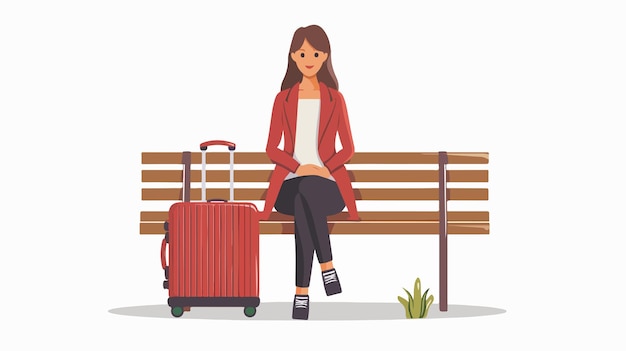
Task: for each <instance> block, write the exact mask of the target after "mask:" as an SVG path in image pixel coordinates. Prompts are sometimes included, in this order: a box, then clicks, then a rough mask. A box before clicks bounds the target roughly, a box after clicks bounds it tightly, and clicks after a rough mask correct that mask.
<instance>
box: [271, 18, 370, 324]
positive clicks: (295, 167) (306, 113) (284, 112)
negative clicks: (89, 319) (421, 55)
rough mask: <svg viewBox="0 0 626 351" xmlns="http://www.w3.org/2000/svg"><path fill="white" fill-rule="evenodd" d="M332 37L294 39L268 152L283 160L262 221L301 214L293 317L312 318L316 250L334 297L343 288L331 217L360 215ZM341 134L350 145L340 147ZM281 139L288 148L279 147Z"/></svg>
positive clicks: (300, 33)
mask: <svg viewBox="0 0 626 351" xmlns="http://www.w3.org/2000/svg"><path fill="white" fill-rule="evenodd" d="M337 89H338V84H337V78H336V77H335V73H334V72H333V67H332V62H331V51H330V43H329V41H328V37H327V36H326V33H325V32H324V30H323V29H322V28H321V27H319V26H317V25H311V26H308V27H301V28H298V29H297V30H296V31H295V33H294V35H293V39H292V41H291V47H290V49H289V57H288V65H287V72H286V74H285V78H284V79H283V83H282V86H281V91H280V92H279V93H278V95H277V96H276V99H275V101H274V107H273V110H272V120H271V124H270V130H269V137H268V140H267V148H266V151H267V155H268V157H269V158H270V159H271V160H272V162H273V163H275V164H276V167H275V168H274V171H273V172H272V176H271V178H270V182H269V187H268V190H267V194H266V198H265V208H264V210H263V213H262V214H261V218H262V219H267V218H269V215H270V213H271V212H272V208H276V210H277V211H278V212H280V213H283V214H287V215H292V216H294V225H295V240H296V294H295V297H294V303H293V313H292V317H293V318H294V319H308V316H309V292H308V290H309V282H310V280H311V269H312V265H313V253H314V252H315V253H316V254H317V260H318V262H319V263H320V268H321V271H322V278H323V281H324V287H325V290H326V294H327V295H334V294H338V293H340V292H341V284H340V283H339V277H338V276H337V271H336V270H335V268H334V266H333V261H332V259H333V257H332V250H331V245H330V237H329V233H328V223H327V216H329V215H333V214H336V213H339V212H341V211H342V210H343V208H344V207H347V209H348V214H349V216H348V218H349V219H351V220H358V219H359V218H358V213H357V209H356V202H355V198H354V192H353V190H352V184H351V182H350V178H349V176H348V172H347V170H346V168H345V166H344V164H345V163H346V162H348V160H350V158H351V157H352V155H353V154H354V143H353V141H352V134H351V131H350V123H349V121H348V113H347V110H346V104H345V102H344V99H343V96H342V94H341V93H340V92H339V91H338V90H337ZM337 136H339V140H340V141H341V145H342V149H341V150H339V151H337V150H336V149H335V141H336V137H337ZM281 139H282V140H283V142H284V147H283V150H281V149H279V148H278V146H279V143H280V141H281Z"/></svg>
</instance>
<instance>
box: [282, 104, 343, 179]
mask: <svg viewBox="0 0 626 351" xmlns="http://www.w3.org/2000/svg"><path fill="white" fill-rule="evenodd" d="M320 105H321V102H320V99H298V117H297V121H296V140H295V145H294V151H293V158H294V159H295V160H296V161H298V163H300V164H301V165H305V164H314V165H317V166H320V167H323V166H324V164H323V163H322V160H321V159H320V156H319V153H318V151H317V146H318V145H317V138H318V132H319V124H320ZM295 177H297V175H296V174H295V173H291V172H290V173H289V174H288V175H287V177H285V179H291V178H295ZM330 179H332V177H331V178H330Z"/></svg>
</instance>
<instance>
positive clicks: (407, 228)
mask: <svg viewBox="0 0 626 351" xmlns="http://www.w3.org/2000/svg"><path fill="white" fill-rule="evenodd" d="M328 227H329V230H330V233H331V234H382V235H393V234H439V223H438V222H435V221H433V222H426V221H415V222H367V221H361V222H335V223H333V222H330V223H329V225H328ZM293 230H294V225H293V222H261V223H260V232H261V234H293ZM139 231H140V234H144V235H158V234H161V235H163V234H164V233H165V231H164V229H163V223H161V222H143V223H140V229H139ZM448 234H489V223H471V222H467V223H465V222H452V223H448Z"/></svg>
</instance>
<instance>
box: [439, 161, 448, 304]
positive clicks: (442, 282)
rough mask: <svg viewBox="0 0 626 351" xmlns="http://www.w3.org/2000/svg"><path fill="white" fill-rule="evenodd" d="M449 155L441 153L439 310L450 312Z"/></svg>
mask: <svg viewBox="0 0 626 351" xmlns="http://www.w3.org/2000/svg"><path fill="white" fill-rule="evenodd" d="M447 164H448V154H447V153H446V152H445V151H441V152H439V310H440V311H447V310H448V175H447V167H446V165H447Z"/></svg>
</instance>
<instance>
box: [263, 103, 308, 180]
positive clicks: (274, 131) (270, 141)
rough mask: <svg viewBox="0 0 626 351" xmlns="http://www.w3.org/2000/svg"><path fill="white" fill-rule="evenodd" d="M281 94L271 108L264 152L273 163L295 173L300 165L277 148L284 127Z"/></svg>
mask: <svg viewBox="0 0 626 351" xmlns="http://www.w3.org/2000/svg"><path fill="white" fill-rule="evenodd" d="M281 95H282V94H280V93H279V94H278V95H276V99H275V100H274V107H273V108H272V119H271V122H270V131H269V136H268V138H267V146H266V148H265V151H266V152H267V156H268V157H269V158H270V160H272V162H273V163H275V164H276V165H279V166H281V167H283V168H286V169H287V170H289V172H293V173H295V172H296V170H297V169H298V166H300V164H299V163H298V161H296V160H295V159H294V158H293V156H291V155H289V154H288V153H287V152H285V151H284V150H281V149H279V148H278V145H279V144H280V141H281V139H282V138H283V135H284V133H285V126H284V121H285V118H284V114H283V111H284V109H283V98H282V97H281Z"/></svg>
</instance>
